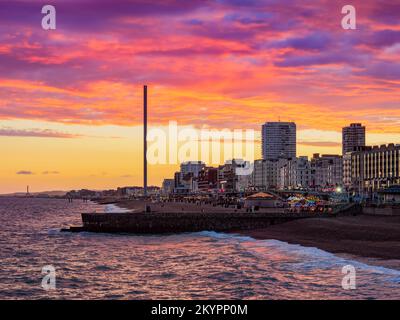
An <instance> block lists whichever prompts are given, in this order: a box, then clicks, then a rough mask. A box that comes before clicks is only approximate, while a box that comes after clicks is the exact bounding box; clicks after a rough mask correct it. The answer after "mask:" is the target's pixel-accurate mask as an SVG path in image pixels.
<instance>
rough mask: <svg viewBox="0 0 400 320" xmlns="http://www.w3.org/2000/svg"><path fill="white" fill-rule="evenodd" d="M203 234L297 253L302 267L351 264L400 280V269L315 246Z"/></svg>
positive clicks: (203, 234) (209, 233)
mask: <svg viewBox="0 0 400 320" xmlns="http://www.w3.org/2000/svg"><path fill="white" fill-rule="evenodd" d="M199 234H200V235H202V236H208V237H212V238H217V239H234V240H237V241H240V242H246V243H251V244H252V245H251V246H248V245H247V246H246V248H247V249H250V250H251V247H252V246H256V247H266V248H269V249H271V250H276V251H283V252H285V253H287V254H289V255H295V256H298V257H302V258H304V259H301V260H302V261H303V262H301V263H299V264H298V265H299V267H302V268H324V267H332V266H344V265H348V264H351V265H353V266H354V267H355V268H358V269H364V270H367V271H369V272H373V273H379V274H385V275H390V276H394V277H395V278H393V279H392V280H393V281H395V282H400V271H399V270H395V269H390V268H387V267H382V266H375V265H370V264H367V263H364V262H360V261H356V260H353V259H348V258H342V257H339V256H337V255H335V254H333V253H330V252H327V251H324V250H321V249H318V248H315V247H304V246H302V245H299V244H290V243H287V242H284V241H280V240H273V239H271V240H257V239H254V238H252V237H249V236H242V235H238V234H228V233H218V232H214V231H202V232H199Z"/></svg>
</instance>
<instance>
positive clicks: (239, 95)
mask: <svg viewBox="0 0 400 320" xmlns="http://www.w3.org/2000/svg"><path fill="white" fill-rule="evenodd" d="M45 4H52V5H54V6H55V7H56V10H57V29H56V30H48V31H45V30H43V29H42V27H41V19H42V17H43V14H42V13H41V8H42V6H43V5H45ZM346 4H351V5H353V6H354V7H355V8H356V10H357V30H343V29H342V27H341V19H342V17H343V15H342V13H341V9H342V7H343V6H344V5H346ZM399 61H400V2H399V1H391V0H387V1H377V0H375V1H371V0H363V1H354V0H352V1H350V0H346V1H331V0H326V1H317V0H312V1H305V0H285V1H282V0H265V1H262V0H259V1H257V0H246V1H244V0H231V1H228V0H214V1H211V0H210V1H209V0H201V1H200V0H191V1H187V0H182V1H175V0H156V1H119V0H113V1H111V0H110V1H94V0H86V1H85V0H81V1H74V0H69V1H49V2H43V1H35V0H23V1H22V0H21V1H15V0H13V1H0V152H1V153H0V154H1V166H0V193H8V192H16V191H24V189H25V188H26V185H30V186H31V190H32V191H41V190H70V189H80V188H93V189H104V188H115V187H117V186H124V185H140V184H141V183H142V174H141V170H142V156H141V152H142V127H141V121H142V85H143V84H147V85H148V86H149V123H150V126H151V127H153V128H154V127H164V126H166V125H167V124H168V121H170V120H173V121H177V122H178V124H179V125H182V126H188V127H194V128H196V129H200V128H202V127H208V128H215V129H223V128H228V129H231V130H233V129H254V130H257V138H258V139H259V133H258V132H259V130H260V127H261V125H262V124H263V123H264V122H266V121H278V120H279V119H280V120H281V121H295V122H296V124H297V140H298V148H297V154H298V155H299V156H300V155H308V156H310V155H311V154H312V153H314V152H319V153H338V154H339V153H340V152H341V128H342V127H343V126H345V125H348V124H349V123H351V122H362V123H363V124H364V125H366V127H367V143H368V144H382V143H389V142H393V143H400V63H399ZM258 144H259V142H258ZM256 150H257V156H258V157H259V156H260V150H259V148H256ZM257 156H256V157H257ZM176 168H177V167H176V166H173V165H172V166H171V165H168V166H167V165H157V166H154V165H153V166H150V167H149V182H150V184H156V185H159V184H160V183H161V181H162V178H163V177H172V175H173V172H174V170H175V169H176Z"/></svg>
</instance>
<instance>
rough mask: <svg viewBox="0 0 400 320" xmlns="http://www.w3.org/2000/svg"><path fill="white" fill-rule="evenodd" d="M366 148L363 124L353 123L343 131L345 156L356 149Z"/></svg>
mask: <svg viewBox="0 0 400 320" xmlns="http://www.w3.org/2000/svg"><path fill="white" fill-rule="evenodd" d="M364 146H365V127H364V126H362V125H361V123H352V124H350V126H348V127H344V128H343V129H342V151H343V155H345V154H346V153H347V152H352V151H354V149H355V148H358V147H364Z"/></svg>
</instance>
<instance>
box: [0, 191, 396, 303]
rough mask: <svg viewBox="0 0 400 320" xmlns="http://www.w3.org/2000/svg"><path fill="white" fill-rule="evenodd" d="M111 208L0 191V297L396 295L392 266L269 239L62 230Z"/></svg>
mask: <svg viewBox="0 0 400 320" xmlns="http://www.w3.org/2000/svg"><path fill="white" fill-rule="evenodd" d="M118 210H119V209H118V208H116V207H115V206H112V205H105V206H104V205H103V206H102V205H98V204H95V203H92V202H88V203H84V202H82V201H78V200H75V201H74V202H72V203H69V202H68V201H66V200H63V199H37V198H0V299H7V300H8V299H129V300H132V299H267V300H270V299H400V271H398V270H394V269H389V268H385V267H379V266H374V265H368V264H365V263H361V262H358V261H355V260H351V259H347V258H343V257H339V256H336V255H334V254H331V253H328V252H325V251H322V250H319V249H317V248H311V247H302V246H300V245H293V244H288V243H285V242H281V241H277V240H274V239H271V240H255V239H252V238H250V237H246V236H240V235H234V234H225V233H216V232H211V231H203V232H196V233H184V234H171V235H134V234H95V233H88V232H82V233H68V232H61V231H60V229H61V228H64V227H67V226H69V225H80V224H81V216H80V214H81V213H82V212H94V211H96V212H105V211H107V212H110V214H112V213H113V212H114V211H118ZM133 214H134V213H133ZM49 266H50V269H49ZM349 266H350V267H349ZM49 270H52V277H53V278H52V281H53V282H51V281H50V280H48V278H45V277H46V276H47V277H48V276H49V274H50V273H49V272H50V271H49ZM349 270H350V271H349ZM348 272H350V273H348ZM346 276H347V278H346ZM349 276H351V278H349ZM349 279H350V280H349ZM50 283H51V284H52V286H51V287H49V284H50Z"/></svg>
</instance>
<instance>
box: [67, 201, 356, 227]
mask: <svg viewBox="0 0 400 320" xmlns="http://www.w3.org/2000/svg"><path fill="white" fill-rule="evenodd" d="M342 212H343V213H344V214H345V215H348V214H358V213H359V208H358V207H356V206H348V207H346V208H343V210H342ZM337 214H339V213H335V214H332V213H331V214H328V213H321V214H316V213H312V214H310V213H300V214H299V213H284V212H283V210H281V209H277V212H276V213H271V212H269V213H263V212H254V213H248V212H229V213H227V212H225V213H220V212H219V213H194V212H179V213H162V212H151V213H145V212H138V213H83V214H82V222H83V227H79V228H75V229H71V230H70V231H89V232H110V233H137V234H157V233H180V232H197V231H235V230H249V229H250V230H251V229H258V228H264V227H268V226H270V225H274V224H280V223H284V222H288V221H293V220H298V219H306V218H316V217H326V218H329V217H334V216H336V215H337Z"/></svg>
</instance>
